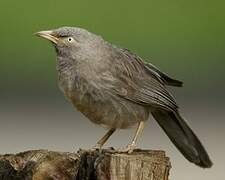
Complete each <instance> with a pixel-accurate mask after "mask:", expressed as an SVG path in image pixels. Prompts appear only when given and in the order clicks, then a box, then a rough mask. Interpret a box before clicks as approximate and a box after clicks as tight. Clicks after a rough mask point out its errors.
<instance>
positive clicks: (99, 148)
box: [90, 143, 102, 151]
mask: <svg viewBox="0 0 225 180" xmlns="http://www.w3.org/2000/svg"><path fill="white" fill-rule="evenodd" d="M101 149H102V145H101V144H98V143H97V144H96V145H95V146H93V147H92V148H91V149H90V150H91V151H100V150H101Z"/></svg>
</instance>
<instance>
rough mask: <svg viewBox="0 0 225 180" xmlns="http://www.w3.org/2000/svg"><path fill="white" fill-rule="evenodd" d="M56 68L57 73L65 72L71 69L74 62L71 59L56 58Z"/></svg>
mask: <svg viewBox="0 0 225 180" xmlns="http://www.w3.org/2000/svg"><path fill="white" fill-rule="evenodd" d="M56 66H57V71H58V72H59V73H64V72H67V71H69V70H71V69H72V68H73V66H74V60H73V59H72V58H67V57H62V56H58V57H57V61H56Z"/></svg>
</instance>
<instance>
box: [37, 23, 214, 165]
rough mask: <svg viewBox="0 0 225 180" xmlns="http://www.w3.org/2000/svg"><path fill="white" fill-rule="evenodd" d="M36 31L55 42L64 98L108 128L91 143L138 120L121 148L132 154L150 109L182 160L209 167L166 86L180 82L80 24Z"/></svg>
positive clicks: (99, 146)
mask: <svg viewBox="0 0 225 180" xmlns="http://www.w3.org/2000/svg"><path fill="white" fill-rule="evenodd" d="M36 35H38V36H41V37H43V38H45V39H48V40H49V41H51V42H52V44H53V45H54V47H55V50H56V54H57V61H56V62H57V71H58V82H59V87H60V89H61V90H62V91H63V93H64V94H65V97H66V98H67V99H68V100H69V101H70V102H71V103H72V104H73V105H74V107H75V108H76V109H77V110H78V111H80V112H81V113H83V114H84V115H85V116H86V117H87V118H88V119H90V120H91V121H92V122H93V123H96V124H99V125H102V126H105V127H107V128H108V132H107V133H106V134H105V135H104V136H103V137H102V138H101V139H100V140H99V141H98V142H97V144H96V146H95V147H94V148H101V147H102V146H103V144H104V143H105V142H106V141H107V140H108V138H109V137H110V136H111V135H112V134H113V133H114V132H115V130H116V129H125V128H129V127H131V126H133V125H137V130H136V133H135V136H134V138H133V139H132V141H131V143H129V144H128V146H127V147H126V148H124V149H123V150H121V151H123V152H128V153H131V152H132V151H133V150H134V148H135V147H136V142H137V137H138V134H140V132H141V131H142V130H143V128H144V123H145V122H146V121H147V120H148V118H149V115H150V113H151V114H152V116H153V117H154V119H155V120H156V121H157V122H158V124H159V125H160V126H161V127H162V129H163V130H164V131H165V133H166V134H167V136H168V137H169V138H170V140H171V141H172V142H173V143H174V145H175V146H176V147H177V148H178V150H179V151H180V152H181V153H182V154H183V155H184V157H185V158H186V159H188V160H189V161H190V162H192V163H195V164H196V165H198V166H200V167H203V168H209V167H211V166H212V162H211V160H210V158H209V156H208V154H207V152H206V150H205V148H204V147H203V145H202V144H201V142H200V141H199V139H198V138H197V136H196V135H195V134H194V132H193V131H192V130H191V129H190V127H189V126H188V124H187V123H186V122H185V120H184V119H183V118H182V117H181V115H180V114H179V111H178V106H177V104H176V102H175V100H174V98H173V97H172V95H171V94H170V93H169V92H168V90H167V87H166V86H178V87H180V86H182V82H181V81H178V80H175V79H173V78H170V77H169V76H168V75H167V74H165V73H163V72H161V71H160V70H159V69H158V68H156V67H155V66H153V65H152V64H150V63H146V62H144V61H143V60H142V59H141V58H140V57H139V56H137V55H135V54H134V53H132V52H131V51H129V50H127V49H124V48H119V47H116V46H115V45H113V44H111V43H109V42H107V41H105V40H104V39H103V38H102V37H101V36H98V35H96V34H94V33H91V32H89V31H87V30H85V29H82V28H77V27H61V28H58V29H53V30H48V31H40V32H37V33H36Z"/></svg>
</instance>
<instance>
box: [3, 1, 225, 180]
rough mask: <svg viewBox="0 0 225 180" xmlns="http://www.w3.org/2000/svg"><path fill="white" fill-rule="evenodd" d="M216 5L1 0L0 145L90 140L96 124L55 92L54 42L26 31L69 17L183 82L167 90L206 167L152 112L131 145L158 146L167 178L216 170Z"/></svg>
mask: <svg viewBox="0 0 225 180" xmlns="http://www.w3.org/2000/svg"><path fill="white" fill-rule="evenodd" d="M224 6H225V3H224V2H223V1H219V0H218V1H217V0H216V1H210V0H189V1H185V0H170V1H167V0H159V1H153V0H146V1H144V0H143V1H130V0H123V1H119V0H114V1H105V0H96V1H88V0H73V1H69V0H68V1H56V0H48V1H46V0H38V1H29V0H21V1H12V0H11V1H10V0H9V1H8V0H1V1H0V22H1V27H0V37H1V38H0V82H1V85H0V153H15V152H19V151H25V150H29V149H50V150H59V151H76V150H77V149H79V148H89V147H91V146H93V145H94V144H95V142H96V141H97V139H98V138H99V137H100V136H102V135H103V134H104V133H105V130H104V129H103V128H101V127H98V126H95V125H94V124H92V123H91V122H89V121H88V120H87V119H86V118H85V117H84V116H83V115H82V114H81V113H79V112H77V111H76V110H74V109H73V107H72V106H71V105H70V104H69V103H68V102H67V101H66V100H65V98H64V96H63V94H62V93H61V92H60V90H59V89H58V86H57V73H56V70H55V53H54V49H53V47H51V45H50V44H49V43H48V42H47V41H45V40H42V39H40V38H37V37H35V36H34V35H33V33H34V32H36V31H39V30H46V29H52V28H57V27H60V26H65V25H67V26H79V27H83V28H86V29H88V30H90V31H92V32H95V33H97V34H99V35H102V36H103V37H104V38H105V39H106V40H108V41H110V42H112V43H114V44H117V45H120V46H122V47H126V48H128V49H130V50H132V51H133V52H135V53H137V54H138V55H139V56H141V57H142V58H143V59H145V60H146V61H148V62H151V63H152V64H154V65H156V66H157V67H159V68H160V69H161V70H163V71H164V72H167V73H168V74H170V75H171V76H172V77H176V78H177V79H180V80H182V81H184V87H183V88H173V89H171V91H172V92H173V94H174V95H175V97H176V99H177V102H178V104H179V105H180V109H181V112H182V114H183V115H184V117H185V118H186V119H187V121H188V122H189V124H190V125H191V127H192V128H193V130H194V131H195V132H196V134H198V136H199V138H200V139H201V140H202V142H203V144H204V145H205V147H206V149H207V150H208V152H209V154H210V155H211V158H212V160H213V162H214V166H213V167H212V168H211V169H209V170H208V169H207V170H203V169H200V168H198V167H196V166H194V165H193V164H191V163H189V162H187V161H186V160H185V159H184V158H183V156H182V155H181V154H180V153H179V152H178V151H177V150H176V148H175V147H174V146H173V145H172V143H171V142H170V141H169V139H168V138H167V137H166V135H165V134H164V132H163V131H162V130H161V129H160V128H159V126H158V125H157V124H156V122H155V121H154V120H153V119H152V117H151V118H150V121H149V122H148V123H147V127H146V129H145V131H144V133H143V135H142V137H141V138H140V139H139V147H141V148H148V149H163V150H165V151H166V152H167V155H168V156H169V157H170V158H171V162H172V166H173V168H172V171H171V176H170V179H173V180H190V179H192V180H195V179H196V180H200V179H204V180H211V179H223V178H224V175H225V172H224V161H225V158H224V152H225V141H224V138H225V121H224V117H225V109H224V103H225V95H224V92H225V62H224V58H225V50H224V49H225V23H224V22H225V12H224ZM133 133H134V129H130V130H119V131H118V132H117V133H115V135H113V136H112V138H111V139H110V140H109V142H108V144H107V145H106V146H114V147H121V146H125V145H126V144H127V143H128V141H129V140H130V139H131V136H132V135H133ZM190 172H191V176H192V177H190Z"/></svg>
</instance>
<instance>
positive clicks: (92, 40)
mask: <svg viewBox="0 0 225 180" xmlns="http://www.w3.org/2000/svg"><path fill="white" fill-rule="evenodd" d="M35 34H36V35H37V36H40V37H42V38H45V39H47V40H49V41H50V42H52V43H53V45H54V46H55V48H56V52H57V55H58V56H67V57H73V56H75V54H76V55H79V54H82V55H84V54H86V55H88V53H90V52H93V48H95V47H97V46H98V44H99V42H101V41H102V38H101V37H100V36H97V35H95V34H93V33H91V32H89V31H87V30H85V29H82V28H78V27H61V28H58V29H53V30H47V31H40V32H37V33H35Z"/></svg>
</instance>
